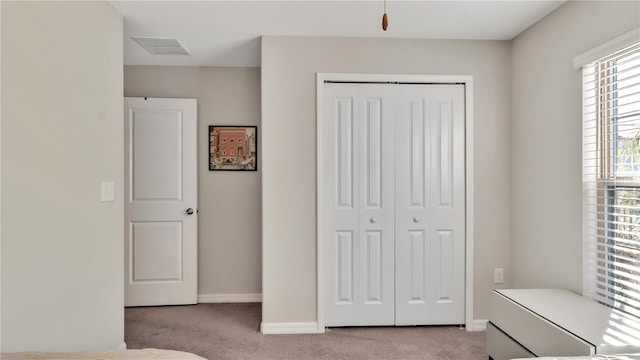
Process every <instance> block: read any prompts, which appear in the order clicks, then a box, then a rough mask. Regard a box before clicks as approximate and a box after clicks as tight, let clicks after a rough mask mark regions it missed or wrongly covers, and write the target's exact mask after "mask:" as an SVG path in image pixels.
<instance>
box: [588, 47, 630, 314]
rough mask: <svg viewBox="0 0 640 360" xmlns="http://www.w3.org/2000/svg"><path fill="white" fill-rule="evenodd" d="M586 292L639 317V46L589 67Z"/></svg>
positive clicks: (607, 57)
mask: <svg viewBox="0 0 640 360" xmlns="http://www.w3.org/2000/svg"><path fill="white" fill-rule="evenodd" d="M583 212H584V213H583V226H584V228H583V240H584V246H583V249H584V254H583V265H584V269H583V270H584V271H583V274H584V281H583V293H584V295H586V296H589V297H592V298H594V299H595V300H597V301H600V302H602V303H605V304H608V305H610V306H612V307H615V308H618V309H621V310H623V311H626V312H628V313H631V314H634V315H636V316H640V43H637V44H635V45H632V46H630V47H627V48H625V49H623V50H620V51H618V52H616V53H614V54H611V55H609V56H606V57H604V58H601V59H599V60H597V61H595V62H593V63H590V64H587V65H585V66H584V67H583Z"/></svg>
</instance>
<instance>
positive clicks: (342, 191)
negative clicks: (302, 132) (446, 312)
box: [321, 84, 394, 326]
mask: <svg viewBox="0 0 640 360" xmlns="http://www.w3.org/2000/svg"><path fill="white" fill-rule="evenodd" d="M326 90H327V91H326V92H325V94H326V97H325V101H323V104H324V106H325V113H326V114H330V116H329V118H328V119H326V121H324V122H323V123H322V126H323V129H322V131H323V132H324V133H325V134H332V135H330V136H328V137H327V140H328V143H327V144H326V146H324V149H325V151H326V153H325V154H324V156H325V159H330V161H328V162H327V164H326V167H325V169H326V171H324V174H323V176H324V177H325V178H324V179H325V181H324V182H323V183H324V184H325V185H326V188H325V189H322V190H321V191H322V192H323V193H325V194H327V198H325V199H324V201H325V202H326V203H327V206H329V207H331V209H332V211H331V212H330V214H328V216H327V218H326V220H327V224H326V225H327V229H328V231H327V234H330V235H329V237H330V238H327V239H326V241H327V247H326V248H325V249H326V251H327V252H328V254H327V257H326V258H327V259H330V264H328V269H329V274H328V277H329V278H330V279H331V281H330V284H331V285H330V286H329V288H328V289H327V292H326V296H327V297H326V304H327V306H328V311H327V317H326V323H327V325H328V326H345V325H392V324H393V323H394V288H393V251H394V250H393V246H394V245H393V236H394V234H393V232H394V219H393V218H394V209H393V208H394V201H393V186H394V185H393V182H394V178H393V151H392V150H391V149H392V146H393V123H392V121H391V120H392V116H391V115H392V111H393V108H392V98H391V96H390V94H389V88H388V87H385V86H380V85H378V86H375V85H372V86H368V87H366V88H363V87H360V86H357V85H338V84H328V85H327V87H326Z"/></svg>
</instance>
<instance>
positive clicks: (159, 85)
mask: <svg viewBox="0 0 640 360" xmlns="http://www.w3.org/2000/svg"><path fill="white" fill-rule="evenodd" d="M124 93H125V96H138V97H143V96H148V97H172V98H195V99H198V206H199V213H198V293H199V294H215V295H222V294H260V293H261V292H262V289H261V273H262V262H261V253H262V246H261V231H262V227H261V220H262V219H261V214H262V209H261V188H260V177H261V171H262V167H263V166H262V162H261V160H262V159H261V158H259V159H258V171H257V172H236V171H209V165H208V157H209V152H208V151H209V150H208V146H209V139H208V127H209V125H258V131H260V127H259V125H260V69H259V68H228V67H181V66H125V70H124ZM261 140H262V138H261V137H260V136H259V137H258V146H260V142H261ZM260 155H261V154H260V152H258V156H259V157H260Z"/></svg>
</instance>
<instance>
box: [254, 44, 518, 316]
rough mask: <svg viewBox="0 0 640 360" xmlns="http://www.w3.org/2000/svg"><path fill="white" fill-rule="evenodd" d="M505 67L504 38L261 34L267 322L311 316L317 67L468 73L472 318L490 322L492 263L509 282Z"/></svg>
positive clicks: (507, 72) (507, 68) (507, 75)
mask: <svg viewBox="0 0 640 360" xmlns="http://www.w3.org/2000/svg"><path fill="white" fill-rule="evenodd" d="M510 64H511V58H510V45H509V42H506V41H442V40H391V39H351V38H309V37H263V39H262V139H263V141H262V153H263V164H264V168H263V169H264V170H263V177H262V187H263V189H262V204H263V238H262V241H263V243H262V246H263V313H262V316H263V322H265V323H278V322H314V321H316V319H317V315H316V93H315V86H316V80H315V79H316V78H315V76H316V73H317V72H347V73H349V72H351V73H397V74H436V75H439V74H454V75H460V74H469V75H473V76H474V86H475V93H474V104H475V114H474V116H475V134H474V143H475V148H474V152H475V155H474V156H475V163H474V167H475V184H474V186H475V199H474V200H475V209H474V216H475V218H476V225H475V229H474V232H475V249H476V251H475V255H474V261H475V268H474V273H475V289H474V296H475V307H474V310H475V314H474V317H475V318H476V319H483V318H484V319H486V317H487V299H488V295H489V293H490V291H491V289H492V288H494V284H493V281H492V280H493V268H494V267H504V268H505V271H506V274H505V277H506V284H505V285H504V286H508V285H509V283H510V270H511V262H510V259H509V253H510V243H509V234H510V211H509V193H510V191H509V163H510V161H509V112H510V107H509V103H510V87H511V82H510Z"/></svg>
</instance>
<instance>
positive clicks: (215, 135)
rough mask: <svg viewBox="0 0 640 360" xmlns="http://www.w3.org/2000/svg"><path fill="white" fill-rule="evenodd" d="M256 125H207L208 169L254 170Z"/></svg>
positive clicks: (256, 156) (256, 153)
mask: <svg viewBox="0 0 640 360" xmlns="http://www.w3.org/2000/svg"><path fill="white" fill-rule="evenodd" d="M257 130H258V127H257V126H230V125H210V126H209V171H256V170H257V169H258V131H257Z"/></svg>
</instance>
